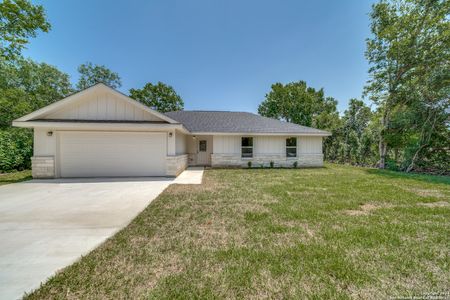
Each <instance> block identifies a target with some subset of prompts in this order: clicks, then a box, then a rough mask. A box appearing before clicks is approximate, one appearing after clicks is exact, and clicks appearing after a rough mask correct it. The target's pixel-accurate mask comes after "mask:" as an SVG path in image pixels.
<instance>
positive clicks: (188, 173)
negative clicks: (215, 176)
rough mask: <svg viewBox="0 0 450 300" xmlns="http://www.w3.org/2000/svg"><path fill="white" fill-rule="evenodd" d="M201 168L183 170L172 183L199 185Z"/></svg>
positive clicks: (201, 174) (201, 176)
mask: <svg viewBox="0 0 450 300" xmlns="http://www.w3.org/2000/svg"><path fill="white" fill-rule="evenodd" d="M204 170H205V168H203V167H189V168H187V169H186V170H184V171H183V172H182V173H181V174H180V175H179V176H178V177H177V178H176V179H175V180H174V182H173V183H177V184H201V183H202V180H203V172H204Z"/></svg>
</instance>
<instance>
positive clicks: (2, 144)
mask: <svg viewBox="0 0 450 300" xmlns="http://www.w3.org/2000/svg"><path fill="white" fill-rule="evenodd" d="M32 154H33V135H32V132H31V130H29V129H25V128H9V129H2V130H0V171H10V170H23V169H29V168H30V167H31V159H30V158H31V155H32Z"/></svg>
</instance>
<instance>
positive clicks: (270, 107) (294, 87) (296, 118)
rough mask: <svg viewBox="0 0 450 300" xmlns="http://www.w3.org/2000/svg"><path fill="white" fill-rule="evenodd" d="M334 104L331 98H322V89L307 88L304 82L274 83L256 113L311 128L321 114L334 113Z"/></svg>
mask: <svg viewBox="0 0 450 300" xmlns="http://www.w3.org/2000/svg"><path fill="white" fill-rule="evenodd" d="M336 103H337V102H336V101H335V100H334V99H333V98H330V97H329V98H325V97H324V92H323V89H319V90H316V89H315V88H312V87H308V86H307V85H306V82H305V81H297V82H291V83H288V84H282V83H275V84H273V85H272V87H271V91H270V92H269V93H268V94H266V97H265V100H264V101H263V102H262V103H261V104H260V105H259V107H258V113H259V114H260V115H262V116H265V117H270V118H276V119H280V120H284V121H286V122H292V123H297V124H301V125H304V126H312V125H313V122H314V121H315V120H316V118H317V117H318V116H319V115H321V114H322V113H333V112H335V111H336Z"/></svg>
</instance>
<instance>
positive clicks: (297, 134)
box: [191, 131, 331, 137]
mask: <svg viewBox="0 0 450 300" xmlns="http://www.w3.org/2000/svg"><path fill="white" fill-rule="evenodd" d="M191 134H192V135H235V136H236V135H238V136H320V137H327V136H331V133H329V132H204V131H193V132H191Z"/></svg>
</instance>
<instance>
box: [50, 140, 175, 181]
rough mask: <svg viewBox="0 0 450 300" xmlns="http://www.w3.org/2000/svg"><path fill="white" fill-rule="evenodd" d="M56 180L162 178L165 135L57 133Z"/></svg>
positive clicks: (164, 164) (164, 162)
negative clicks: (75, 178) (76, 178)
mask: <svg viewBox="0 0 450 300" xmlns="http://www.w3.org/2000/svg"><path fill="white" fill-rule="evenodd" d="M57 145H58V149H59V151H58V152H59V155H58V157H59V159H58V160H57V168H58V169H59V176H60V177H124V176H165V175H166V153H167V148H166V147H167V145H166V133H158V132H110V131H59V132H58V133H57Z"/></svg>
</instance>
